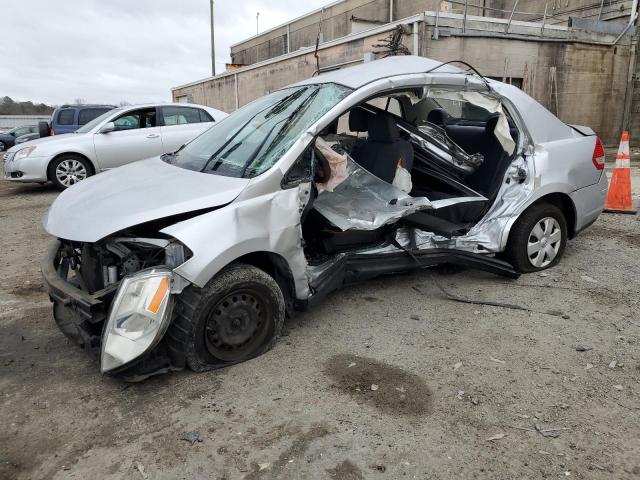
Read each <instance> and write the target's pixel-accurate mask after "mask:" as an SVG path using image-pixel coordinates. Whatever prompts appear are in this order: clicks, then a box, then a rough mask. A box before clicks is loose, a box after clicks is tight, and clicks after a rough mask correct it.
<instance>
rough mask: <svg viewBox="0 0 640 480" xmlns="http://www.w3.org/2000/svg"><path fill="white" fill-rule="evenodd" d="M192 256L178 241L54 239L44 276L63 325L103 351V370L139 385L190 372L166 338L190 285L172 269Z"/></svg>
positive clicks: (85, 343)
mask: <svg viewBox="0 0 640 480" xmlns="http://www.w3.org/2000/svg"><path fill="white" fill-rule="evenodd" d="M190 255H191V252H190V251H189V250H188V249H187V248H186V247H184V246H183V245H182V244H180V243H179V242H177V241H175V240H174V239H171V238H143V237H137V236H135V234H134V233H133V232H124V233H121V234H118V235H115V236H111V237H107V238H106V239H103V240H101V241H99V242H95V243H86V242H72V241H67V240H56V241H54V242H52V243H51V245H50V247H49V250H48V253H47V255H46V257H45V259H44V260H43V263H42V273H43V276H44V280H45V284H46V286H47V289H48V292H49V296H50V298H51V301H52V302H53V316H54V319H55V321H56V323H57V325H58V327H59V328H60V330H62V332H63V333H64V334H65V335H66V336H67V337H68V338H69V339H71V340H73V341H74V342H75V343H77V344H78V345H79V346H80V347H81V348H83V349H87V350H89V351H93V352H96V353H98V352H99V354H100V364H101V370H102V372H103V373H110V374H116V375H118V376H120V377H123V378H125V379H127V380H132V381H135V380H142V379H144V378H147V377H149V376H152V375H155V374H159V373H165V372H167V371H169V370H179V369H182V368H184V358H183V354H181V353H177V350H174V349H171V348H170V347H169V345H168V343H169V342H168V341H167V340H165V338H164V334H165V332H166V331H167V329H168V328H169V326H170V324H171V319H172V315H173V314H174V312H173V297H174V295H176V294H179V293H180V292H181V291H182V289H184V288H185V287H186V286H187V285H188V284H189V283H188V282H187V281H186V280H184V279H183V278H182V277H180V276H178V275H176V274H175V273H174V272H173V269H174V268H175V267H177V266H178V265H181V264H182V263H184V262H185V261H186V260H187V259H188V258H189V257H190Z"/></svg>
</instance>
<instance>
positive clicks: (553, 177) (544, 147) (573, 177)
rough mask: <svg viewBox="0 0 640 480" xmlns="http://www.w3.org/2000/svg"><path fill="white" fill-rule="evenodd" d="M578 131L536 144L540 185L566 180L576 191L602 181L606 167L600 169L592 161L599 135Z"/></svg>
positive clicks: (564, 181)
mask: <svg viewBox="0 0 640 480" xmlns="http://www.w3.org/2000/svg"><path fill="white" fill-rule="evenodd" d="M576 135H577V136H574V137H572V138H566V139H563V140H556V141H553V142H546V143H543V144H540V146H539V147H538V148H536V154H535V157H534V158H535V167H536V168H535V169H536V175H537V176H539V178H540V186H544V185H548V184H557V183H564V184H567V185H569V186H570V188H571V190H572V191H573V190H578V189H580V188H584V187H588V186H589V185H595V184H596V183H598V182H599V181H600V177H601V176H602V170H598V169H596V167H595V166H594V164H593V161H592V159H593V151H594V148H595V142H596V137H595V136H589V137H585V136H582V135H580V134H579V133H577V132H576Z"/></svg>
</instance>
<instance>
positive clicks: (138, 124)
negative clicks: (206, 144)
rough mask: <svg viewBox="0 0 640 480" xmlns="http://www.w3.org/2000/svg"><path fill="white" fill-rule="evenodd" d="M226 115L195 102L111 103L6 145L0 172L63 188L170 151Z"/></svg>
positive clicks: (20, 179)
mask: <svg viewBox="0 0 640 480" xmlns="http://www.w3.org/2000/svg"><path fill="white" fill-rule="evenodd" d="M226 116H227V114H226V113H224V112H221V111H220V110H216V109H213V108H209V107H204V106H200V105H184V104H165V105H138V106H128V107H120V108H116V109H113V110H110V111H108V112H106V113H104V114H102V115H101V116H99V117H98V118H95V119H94V120H92V121H91V122H89V123H87V124H86V125H84V126H83V127H80V129H78V130H77V131H76V132H75V133H74V134H68V135H55V136H52V137H46V138H39V139H36V140H32V141H30V142H29V143H28V144H25V145H17V146H14V147H13V148H11V149H9V150H8V151H7V154H6V155H5V159H4V160H5V164H4V176H5V179H7V180H12V181H18V182H37V183H43V182H47V181H52V182H53V183H55V184H56V185H57V186H58V187H59V188H62V189H64V188H67V187H70V186H71V185H73V184H75V183H78V182H80V181H82V180H84V179H85V178H87V177H89V176H91V175H94V174H95V173H99V172H101V171H104V170H109V169H111V168H115V167H119V166H121V165H124V164H126V163H131V162H135V161H137V160H143V159H145V158H150V157H157V156H159V155H162V154H164V153H170V152H175V151H176V150H177V149H179V148H180V147H181V146H182V145H184V144H185V143H187V142H189V141H190V140H192V139H194V138H195V137H197V136H198V135H200V134H201V133H202V132H204V131H205V130H207V129H208V128H209V127H211V126H212V125H213V124H214V122H217V121H220V120H222V119H223V118H225V117H226ZM12 138H13V137H12Z"/></svg>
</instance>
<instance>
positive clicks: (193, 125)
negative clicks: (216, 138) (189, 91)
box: [160, 105, 214, 153]
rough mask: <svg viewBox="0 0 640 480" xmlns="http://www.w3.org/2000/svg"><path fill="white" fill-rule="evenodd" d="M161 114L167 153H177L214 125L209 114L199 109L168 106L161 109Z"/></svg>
mask: <svg viewBox="0 0 640 480" xmlns="http://www.w3.org/2000/svg"><path fill="white" fill-rule="evenodd" d="M160 112H161V122H162V127H161V130H162V145H163V148H164V151H165V152H166V153H169V152H175V151H176V150H178V149H179V148H180V147H181V146H182V145H184V144H185V143H187V142H189V141H190V140H193V139H194V138H196V137H197V136H198V135H200V134H201V133H202V132H204V131H205V130H207V129H208V128H210V127H211V126H212V125H213V123H214V120H213V118H212V117H211V115H210V114H209V113H208V112H206V111H205V110H203V109H201V108H197V107H182V106H172V105H167V106H164V107H160Z"/></svg>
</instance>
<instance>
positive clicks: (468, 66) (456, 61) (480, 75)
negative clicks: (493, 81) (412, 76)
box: [424, 60, 493, 91]
mask: <svg viewBox="0 0 640 480" xmlns="http://www.w3.org/2000/svg"><path fill="white" fill-rule="evenodd" d="M453 63H459V64H461V65H464V66H465V67H467V68H469V69H470V70H472V71H473V73H475V74H476V75H477V76H478V77H480V79H481V80H482V82H483V83H484V84H485V85H486V86H487V90H489V91H491V90H493V89H492V88H491V85H489V80H487V77H485V76H484V75H482V74H481V73H480V72H479V71H478V70H477V69H476V68H475V67H474V66H473V65H471V64H470V63H467V62H465V61H464V60H451V61H449V62H444V63H441V64H440V65H438V66H435V67H433V68H432V69H430V70H427V71H426V72H424V73H431V72H435V71H436V70H438V69H439V68H441V67H444V66H445V65H451V64H453Z"/></svg>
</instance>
